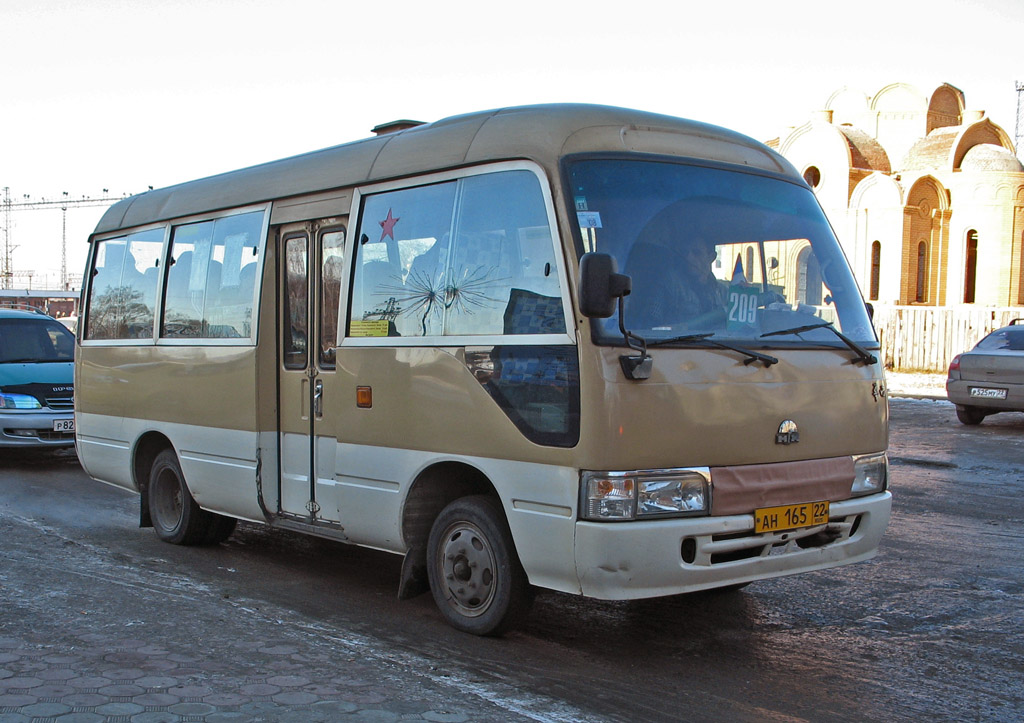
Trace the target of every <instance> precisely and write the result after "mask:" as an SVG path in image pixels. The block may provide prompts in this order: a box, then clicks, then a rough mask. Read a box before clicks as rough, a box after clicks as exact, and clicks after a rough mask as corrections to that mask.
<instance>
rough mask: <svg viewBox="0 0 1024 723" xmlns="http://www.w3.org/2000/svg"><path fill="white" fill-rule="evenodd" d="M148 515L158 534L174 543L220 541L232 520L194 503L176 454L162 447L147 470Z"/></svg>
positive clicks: (225, 534) (231, 529) (165, 540)
mask: <svg viewBox="0 0 1024 723" xmlns="http://www.w3.org/2000/svg"><path fill="white" fill-rule="evenodd" d="M148 497H149V516H150V519H151V520H152V522H153V529H154V530H156V534H157V537H159V538H160V539H161V540H163V541H164V542H170V543H171V544H173V545H212V544H216V543H218V542H223V541H224V540H226V539H227V538H228V535H230V534H231V532H232V531H233V530H234V528H235V520H234V518H231V517H223V516H221V515H215V514H213V513H212V512H207V511H206V510H203V509H201V508H200V507H199V505H197V504H196V501H195V500H194V499H192V494H191V493H190V492H189V491H188V485H187V484H185V475H183V474H182V473H181V465H180V464H179V463H178V456H177V455H176V454H175V453H174V450H172V449H165V450H163V451H162V452H160V454H158V455H157V456H156V459H154V460H153V467H152V468H151V469H150V471H149V491H148Z"/></svg>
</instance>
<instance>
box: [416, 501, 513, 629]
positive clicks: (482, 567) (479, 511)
mask: <svg viewBox="0 0 1024 723" xmlns="http://www.w3.org/2000/svg"><path fill="white" fill-rule="evenodd" d="M427 551H428V556H429V559H428V565H427V573H428V576H429V578H430V590H431V593H433V595H434V601H435V602H436V603H437V606H438V608H440V610H441V614H442V615H444V617H445V619H446V620H447V621H448V623H449V624H451V625H452V626H453V627H455V628H456V629H458V630H462V631H464V632H467V633H472V634H474V635H500V634H501V633H503V632H505V631H506V630H508V629H509V628H510V627H512V626H513V625H515V624H516V623H517V622H519V621H520V620H521V619H522V618H523V617H525V615H526V613H527V611H528V610H529V607H530V603H531V602H532V590H531V589H530V583H529V580H528V579H527V577H526V573H525V572H524V571H523V568H522V565H521V564H520V563H519V558H518V557H517V556H516V552H515V546H514V545H513V542H512V534H511V533H510V532H509V529H508V525H507V523H506V522H505V516H504V514H503V513H502V511H501V508H500V506H499V503H498V502H497V501H496V500H494V499H493V498H491V497H485V496H472V497H463V498H461V499H457V500H455V501H454V502H452V503H451V504H449V505H448V506H447V507H445V508H444V510H442V511H441V514H440V515H438V517H437V519H436V520H435V521H434V525H433V527H432V528H431V530H430V538H429V541H428V543H427Z"/></svg>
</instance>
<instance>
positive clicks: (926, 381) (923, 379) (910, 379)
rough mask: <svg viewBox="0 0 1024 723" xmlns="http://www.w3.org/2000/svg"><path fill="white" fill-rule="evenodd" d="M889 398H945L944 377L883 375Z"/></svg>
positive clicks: (907, 373) (938, 375)
mask: <svg viewBox="0 0 1024 723" xmlns="http://www.w3.org/2000/svg"><path fill="white" fill-rule="evenodd" d="M885 383H886V386H887V387H888V388H889V396H890V397H935V398H939V399H945V398H946V375H945V374H928V373H919V374H915V373H910V372H890V371H887V372H886V373H885Z"/></svg>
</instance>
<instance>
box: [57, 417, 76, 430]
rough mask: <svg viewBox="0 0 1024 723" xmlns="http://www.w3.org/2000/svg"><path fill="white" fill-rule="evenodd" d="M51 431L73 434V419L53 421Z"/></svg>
mask: <svg viewBox="0 0 1024 723" xmlns="http://www.w3.org/2000/svg"><path fill="white" fill-rule="evenodd" d="M53 431H54V432H74V431H75V420H74V419H55V420H53Z"/></svg>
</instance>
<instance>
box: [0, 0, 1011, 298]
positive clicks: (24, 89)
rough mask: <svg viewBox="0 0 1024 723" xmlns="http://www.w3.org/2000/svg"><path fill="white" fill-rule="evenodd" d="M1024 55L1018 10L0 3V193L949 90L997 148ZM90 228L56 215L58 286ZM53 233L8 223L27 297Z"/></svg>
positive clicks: (597, 2) (992, 4) (44, 274)
mask: <svg viewBox="0 0 1024 723" xmlns="http://www.w3.org/2000/svg"><path fill="white" fill-rule="evenodd" d="M1022 38H1024V2H1021V0H969V1H964V0H931V1H930V2H904V1H902V0H862V1H861V2H844V3H834V2H829V1H828V0H825V1H824V2H822V0H778V1H777V2H773V3H767V2H763V0H761V1H757V2H754V1H752V0H733V1H732V2H716V3H710V2H706V0H705V1H704V2H700V3H695V2H689V1H688V0H640V1H639V2H632V3H630V2H622V1H621V0H620V1H619V2H614V3H613V2H604V0H589V1H586V2H560V1H559V0H544V1H538V0H519V1H518V2H509V3H500V4H499V3H485V2H481V1H480V0H475V1H472V2H467V1H464V0H450V1H449V2H440V3H425V2H416V3H410V2H406V1H404V0H393V1H391V2H366V1H363V2H350V1H349V0H277V1H274V0H160V1H156V0H0V78H2V85H0V88H2V90H0V99H2V101H0V189H2V188H3V187H8V188H9V189H10V194H11V199H12V202H14V203H18V202H21V201H23V200H24V196H26V195H28V196H30V197H31V199H30V200H41V199H43V198H46V199H50V200H57V199H59V198H61V197H62V194H63V193H64V192H67V193H68V195H69V197H70V198H82V197H86V196H88V197H95V196H100V195H102V193H103V189H109V192H110V193H111V194H114V195H118V196H120V195H121V194H123V193H139V192H142V191H144V190H146V188H147V187H148V186H153V187H156V188H159V187H162V186H168V185H172V184H175V183H180V182H182V181H187V180H190V179H193V178H200V177H203V176H208V175H212V174H214V173H220V172H223V171H229V170H232V169H235V168H241V167H245V166H250V165H254V164H257V163H262V162H264V161H270V160H274V159H276V158H282V157H285V156H290V155H295V154H297V153H303V152H306V151H312V150H316V149H319V148H324V147H327V146H332V145H336V144H339V143H344V142H346V141H351V140H357V139H359V138H364V137H366V136H368V135H370V129H371V128H372V127H373V126H375V125H378V124H379V123H382V122H385V121H389V120H394V119H398V118H412V119H416V120H423V121H432V120H437V119H439V118H443V117H446V116H450V115H455V114H458V113H464V112H469V111H474V110H484V109H489V108H496V107H501V106H508V105H522V104H529V103H549V102H587V103H600V104H605V105H617V106H625V107H631V108H639V109H643V110H649V111H655V112H659V113H667V114H671V115H677V116H682V117H687V118H694V119H696V120H701V121H706V122H710V123H715V124H718V125H723V126H726V127H730V128H733V129H735V130H738V131H740V132H742V133H746V134H748V135H750V136H752V137H754V138H756V139H757V140H761V141H764V140H768V139H770V138H774V137H777V136H779V135H780V133H783V132H785V130H786V128H787V127H788V126H797V125H801V124H803V123H804V122H806V121H807V119H808V117H809V115H810V113H811V112H812V111H814V110H818V109H820V108H822V107H824V105H825V102H826V101H827V100H828V98H829V96H830V95H831V94H832V92H833V91H835V90H837V89H839V88H841V87H843V86H849V87H853V88H858V89H860V90H862V91H863V92H865V93H866V94H868V95H869V96H871V95H874V94H875V93H876V92H877V91H878V90H880V89H882V88H883V87H885V86H886V85H888V84H890V83H894V82H906V83H910V84H911V85H914V86H915V87H917V88H918V90H920V91H921V92H922V93H924V94H925V95H930V94H931V92H932V91H933V90H934V89H935V88H937V87H938V86H939V85H940V84H941V83H944V82H948V83H950V84H952V85H954V86H956V87H958V88H960V89H961V90H963V91H964V93H965V95H966V100H967V107H968V108H969V109H979V110H986V111H988V114H989V117H990V118H991V119H992V120H993V121H994V122H995V123H997V124H998V125H1000V126H1002V127H1003V128H1004V129H1005V130H1006V131H1007V132H1008V133H1009V134H1010V136H1011V137H1013V135H1014V133H1015V124H1016V101H1017V94H1016V92H1015V87H1014V81H1015V80H1020V81H1024V50H1021V47H1022V44H1021V40H1022ZM0 194H2V191H0ZM0 199H2V195H0ZM103 210H104V209H102V208H83V209H74V208H72V209H70V210H69V211H68V212H67V230H66V239H67V241H66V243H67V256H68V272H69V274H72V275H76V276H78V275H81V273H82V268H83V266H84V262H85V252H86V246H87V244H86V241H87V238H88V235H89V233H90V232H91V231H92V228H93V227H94V226H95V224H96V222H97V221H98V220H99V218H100V216H101V215H102V213H103ZM64 233H65V232H64V231H63V230H62V215H61V212H60V211H59V210H56V211H45V212H44V211H17V210H16V211H15V212H13V213H12V214H11V234H10V244H11V247H12V248H13V251H12V262H13V264H12V265H13V268H14V270H15V271H16V272H26V271H29V270H31V271H33V272H34V273H35V276H34V277H33V281H32V286H33V288H42V287H44V286H52V287H56V286H57V285H58V284H59V281H60V257H61V245H62V234H64ZM3 243H4V236H3V218H2V216H0V254H2V253H3ZM47 280H48V281H49V282H50V283H47ZM26 284H27V279H23V280H20V281H19V280H16V281H15V282H14V285H15V286H16V287H24V286H25V285H26Z"/></svg>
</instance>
